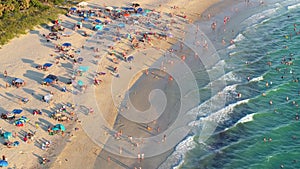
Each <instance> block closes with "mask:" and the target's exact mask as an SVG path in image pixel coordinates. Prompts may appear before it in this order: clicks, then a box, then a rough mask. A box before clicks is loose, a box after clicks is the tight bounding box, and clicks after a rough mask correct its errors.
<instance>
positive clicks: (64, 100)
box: [0, 0, 218, 169]
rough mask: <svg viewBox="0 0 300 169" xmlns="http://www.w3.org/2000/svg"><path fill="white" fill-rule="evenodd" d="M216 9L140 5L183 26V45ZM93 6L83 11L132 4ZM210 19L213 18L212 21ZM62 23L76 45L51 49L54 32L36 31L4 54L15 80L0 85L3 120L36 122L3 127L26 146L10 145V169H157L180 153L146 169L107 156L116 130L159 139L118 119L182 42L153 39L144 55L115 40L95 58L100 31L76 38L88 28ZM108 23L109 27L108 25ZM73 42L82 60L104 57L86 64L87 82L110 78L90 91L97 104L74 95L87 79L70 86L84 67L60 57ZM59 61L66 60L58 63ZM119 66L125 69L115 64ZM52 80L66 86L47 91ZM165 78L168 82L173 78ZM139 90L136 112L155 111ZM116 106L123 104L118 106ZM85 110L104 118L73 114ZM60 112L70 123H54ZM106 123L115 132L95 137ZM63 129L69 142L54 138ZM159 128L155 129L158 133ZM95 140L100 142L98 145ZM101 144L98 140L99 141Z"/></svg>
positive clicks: (153, 160) (178, 30)
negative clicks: (9, 115) (141, 82)
mask: <svg viewBox="0 0 300 169" xmlns="http://www.w3.org/2000/svg"><path fill="white" fill-rule="evenodd" d="M216 2H218V1H217V0H216V1H201V2H199V1H196V0H190V1H187V2H186V1H184V4H185V5H184V6H182V4H183V1H182V0H174V1H166V2H162V1H158V0H157V1H150V0H147V1H137V2H136V3H139V4H140V5H141V7H143V8H147V9H151V10H153V9H155V12H158V11H159V12H161V18H160V21H161V22H162V23H161V24H162V25H164V24H167V23H168V22H171V20H173V21H174V22H175V24H174V25H173V26H174V29H173V30H172V33H173V37H183V34H182V31H183V30H184V29H185V24H188V23H190V22H192V21H195V20H197V19H200V18H201V17H203V16H201V13H202V12H203V11H205V9H207V8H208V7H209V6H211V5H212V4H214V3H216ZM88 3H89V5H88V6H87V7H84V8H78V9H83V10H86V9H96V8H104V5H105V6H117V7H121V6H129V4H128V2H126V1H116V0H113V1H109V2H99V1H94V0H91V1H88ZM174 7H175V8H174ZM155 12H154V13H155ZM169 13H174V15H175V16H176V17H173V18H171V17H170V16H169V15H168V14H169ZM184 16H186V17H187V18H185V17H184ZM204 18H206V17H205V16H204ZM59 19H60V20H61V21H62V23H61V25H62V26H63V27H64V28H65V29H66V30H65V31H64V32H63V33H67V32H68V33H69V32H71V35H70V36H69V37H64V36H63V35H62V36H60V39H57V40H50V41H47V39H46V37H45V36H43V34H45V35H47V34H48V33H49V32H50V31H49V30H48V29H46V28H43V27H38V28H37V29H35V30H32V31H29V33H28V34H26V35H22V36H20V37H19V38H15V39H13V40H12V41H11V42H10V43H9V44H7V45H4V46H3V47H2V49H1V53H0V57H1V58H2V59H1V65H2V72H4V71H7V77H5V76H6V75H5V74H3V75H1V79H0V84H1V92H0V94H1V96H2V97H1V98H0V99H1V113H5V112H11V111H12V110H13V109H22V110H23V112H22V113H21V114H19V115H16V119H18V118H20V117H21V116H26V117H27V118H28V119H29V121H28V122H26V123H25V124H24V126H23V127H17V126H15V125H14V121H8V120H2V119H1V128H2V131H3V132H11V133H13V135H14V136H13V137H12V138H10V139H9V140H10V141H18V142H20V144H19V145H18V146H17V147H12V148H7V146H5V145H3V144H2V145H1V155H5V157H6V158H7V159H6V160H7V161H8V162H9V167H10V168H24V169H25V168H134V167H142V168H157V167H158V166H159V164H161V163H162V162H163V161H164V160H165V159H166V157H167V156H168V155H169V154H170V152H171V151H172V149H170V150H169V151H167V152H165V153H163V154H162V155H157V156H154V157H149V158H145V159H144V160H143V161H142V163H140V162H139V161H138V160H137V158H134V157H137V156H136V155H132V156H131V158H125V157H122V156H119V155H116V154H112V153H110V152H107V151H105V149H103V147H105V145H106V142H107V141H111V140H109V139H111V138H112V137H111V134H112V133H110V131H112V130H115V131H119V130H122V131H123V132H124V133H126V135H132V134H136V136H139V137H148V136H150V135H152V134H153V133H151V132H149V131H147V130H139V129H137V125H138V124H134V123H132V122H130V121H127V120H126V119H124V118H123V117H121V116H118V113H119V108H120V104H121V103H122V101H123V99H124V94H125V93H126V92H127V91H128V90H129V89H130V88H131V87H132V85H134V84H135V82H137V81H138V79H139V78H140V77H141V76H142V75H143V74H144V73H145V70H147V68H148V67H149V65H152V64H153V63H155V62H156V61H157V60H158V59H159V58H161V57H162V55H163V53H164V52H160V51H165V50H168V49H169V48H170V47H172V46H173V45H174V44H175V43H176V42H177V39H176V38H172V37H171V38H168V39H167V40H163V39H162V40H159V39H158V38H156V37H154V38H151V42H149V43H144V44H145V45H144V44H142V46H141V47H140V48H138V49H135V50H133V49H132V47H131V45H132V44H131V43H130V41H129V40H128V39H125V38H124V39H122V40H121V41H120V42H116V41H114V39H111V38H107V39H104V40H103V44H105V45H99V49H97V50H99V51H97V50H95V48H94V49H93V50H92V49H91V50H88V49H87V48H84V47H88V46H89V41H87V40H91V39H92V40H93V38H95V36H94V35H95V31H93V30H91V28H92V26H94V25H95V24H92V23H91V21H84V22H83V28H81V29H79V30H75V31H74V30H73V29H72V28H73V26H74V24H76V23H77V22H79V21H80V17H78V15H77V14H76V15H73V14H71V16H69V17H68V16H65V15H63V16H60V17H59ZM94 19H97V17H94V18H93V20H94ZM98 19H100V17H98ZM101 19H102V21H103V18H101ZM141 25H142V24H141ZM172 28H173V27H172ZM139 29H140V30H141V31H154V32H156V30H155V29H154V30H153V29H152V30H150V29H149V28H147V27H142V26H141V27H140V28H139ZM147 29H148V30H147ZM84 31H85V32H86V34H88V35H92V36H86V37H85V36H83V33H84ZM122 31H123V32H122ZM126 31H128V28H127V27H126V28H125V29H123V30H121V34H125V33H126ZM104 37H105V35H104ZM107 37H110V35H107ZM66 42H68V43H71V44H72V46H71V49H70V52H71V54H74V55H75V57H74V58H79V57H85V56H83V55H85V53H84V52H88V53H87V54H89V53H92V55H99V56H100V58H97V57H94V56H91V57H90V58H91V60H89V57H87V56H86V57H85V58H84V61H83V63H82V64H81V65H85V66H87V65H88V66H89V67H90V70H89V71H90V72H89V73H90V74H93V75H90V74H88V75H87V76H85V77H82V78H92V77H93V76H95V74H96V72H102V73H103V75H99V74H98V76H96V78H98V79H100V80H101V82H100V84H99V85H90V84H93V83H94V81H93V79H92V80H91V82H90V83H88V84H87V85H88V87H87V89H86V91H83V96H85V94H86V95H87V96H88V95H89V94H90V92H94V95H93V97H91V98H89V97H83V96H80V98H79V97H78V99H77V96H76V95H75V96H74V92H80V91H82V88H78V83H79V81H78V79H80V78H81V77H78V78H77V79H76V80H75V84H74V83H73V84H68V82H70V79H72V78H73V77H72V76H74V70H76V69H74V67H75V68H76V66H77V67H78V64H76V63H75V64H74V62H73V60H72V59H70V58H68V57H67V58H63V57H60V56H61V55H62V52H57V49H56V46H57V45H59V44H64V43H66ZM111 44H113V45H114V46H113V48H112V47H111V46H110V45H111ZM122 52H126V56H131V55H132V56H134V57H135V58H134V60H133V61H132V63H130V62H125V61H124V60H123V59H122ZM111 53H114V54H111ZM119 56H121V58H118V57H119ZM145 56H147V57H145ZM57 58H60V59H59V60H58V59H57ZM115 59H116V60H115ZM93 60H97V62H96V64H92V63H90V62H87V61H93ZM115 61H116V62H118V63H114V62H115ZM44 63H51V64H53V65H52V66H51V67H49V68H48V70H47V71H45V70H39V69H37V66H38V65H43V64H44ZM73 66H74V67H73ZM79 66H80V65H79ZM115 67H117V68H118V71H117V74H119V76H120V77H119V78H117V77H115V76H116V74H115V73H114V72H113V71H112V70H111V68H115ZM150 73H151V72H150ZM154 73H155V72H154ZM48 74H53V75H56V76H57V77H58V79H59V82H58V84H55V85H50V86H47V85H41V83H42V82H43V79H44V78H45V77H46V76H47V75H48ZM104 74H105V75H104ZM162 76H163V77H164V78H166V81H167V79H168V77H167V76H164V75H162ZM14 78H20V79H22V80H24V81H25V82H26V84H25V86H23V87H19V88H16V87H15V86H11V87H9V85H8V84H10V83H11V81H12V80H13V79H14ZM151 78H152V75H151ZM83 81H84V80H83ZM116 84H117V85H116ZM150 84H151V83H150ZM72 85H73V87H72ZM112 85H116V86H115V91H113V92H112V90H111V88H112ZM80 86H81V85H80ZM64 87H66V89H67V92H63V91H62V88H64ZM148 87H151V86H148ZM136 90H140V92H139V95H137V96H135V97H136V99H135V100H136V101H137V102H136V105H141V107H142V109H143V108H145V107H147V105H142V104H143V103H142V102H138V101H139V99H138V98H139V97H141V98H142V97H143V95H147V94H148V93H147V92H146V91H144V90H142V89H136ZM84 92H86V93H84ZM143 92H145V93H143ZM50 93H51V94H52V95H53V98H52V101H50V103H46V102H45V101H43V100H42V98H43V96H45V95H47V94H50ZM74 97H75V99H74ZM25 98H26V99H28V100H29V101H28V102H26V103H25V102H24V101H22V100H23V99H25ZM82 98H88V99H82ZM115 98H118V99H117V100H115ZM79 102H80V104H82V105H85V106H87V107H88V106H90V107H92V108H93V110H99V109H98V108H99V107H100V110H101V111H99V112H98V111H95V112H93V113H90V114H89V113H88V114H83V113H81V110H80V108H75V109H73V108H72V106H71V105H73V104H77V103H79ZM77 106H78V105H77ZM36 109H39V110H41V111H42V114H41V115H39V114H37V115H34V114H33V110H36ZM57 111H58V112H61V113H60V114H63V115H64V116H65V117H67V118H69V119H70V120H68V121H64V122H59V121H57V120H55V119H54V118H52V117H51V115H52V114H53V113H55V112H57ZM73 112H75V115H73ZM101 121H103V123H106V124H105V126H106V127H107V128H94V129H93V124H94V123H95V122H98V123H101ZM165 122H166V121H165V120H161V121H158V123H157V124H155V125H157V126H161V128H166V127H167V126H163V124H164V123H165ZM56 124H63V125H65V126H66V131H65V132H64V133H63V134H57V135H49V132H47V130H48V129H49V126H54V125H56ZM155 125H154V126H152V127H153V128H155V127H157V126H155ZM124 126H125V127H124ZM142 127H144V129H146V128H147V126H142ZM14 133H16V134H14ZM28 133H32V134H34V137H33V138H32V139H31V140H29V141H26V142H25V141H24V137H25V135H28ZM91 136H93V137H92V138H91ZM94 138H98V141H95V140H94ZM4 142H5V140H4V139H3V138H1V143H4ZM46 142H50V146H49V148H48V147H47V148H46V149H43V144H45V143H46ZM99 142H101V143H102V145H100V144H99ZM123 155H124V153H123ZM43 157H44V158H46V159H47V161H46V162H45V164H44V165H41V164H40V162H41V158H43ZM48 160H49V161H48Z"/></svg>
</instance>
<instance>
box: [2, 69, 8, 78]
mask: <svg viewBox="0 0 300 169" xmlns="http://www.w3.org/2000/svg"><path fill="white" fill-rule="evenodd" d="M3 75H4V77H5V78H6V77H7V71H6V70H4V73H3Z"/></svg>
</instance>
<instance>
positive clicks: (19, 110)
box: [12, 109, 23, 114]
mask: <svg viewBox="0 0 300 169" xmlns="http://www.w3.org/2000/svg"><path fill="white" fill-rule="evenodd" d="M22 111H23V110H21V109H14V110H13V111H12V112H13V113H14V114H21V113H22Z"/></svg>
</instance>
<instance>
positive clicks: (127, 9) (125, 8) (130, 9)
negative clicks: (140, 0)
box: [122, 7, 134, 12]
mask: <svg viewBox="0 0 300 169" xmlns="http://www.w3.org/2000/svg"><path fill="white" fill-rule="evenodd" d="M122 9H123V10H125V11H132V12H133V11H134V8H132V7H123V8H122Z"/></svg>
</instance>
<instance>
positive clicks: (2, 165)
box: [0, 160, 8, 167]
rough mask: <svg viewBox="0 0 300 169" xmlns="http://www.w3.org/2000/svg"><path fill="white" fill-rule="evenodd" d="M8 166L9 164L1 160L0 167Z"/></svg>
mask: <svg viewBox="0 0 300 169" xmlns="http://www.w3.org/2000/svg"><path fill="white" fill-rule="evenodd" d="M7 166H8V162H7V161H5V160H0V167H7Z"/></svg>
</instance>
